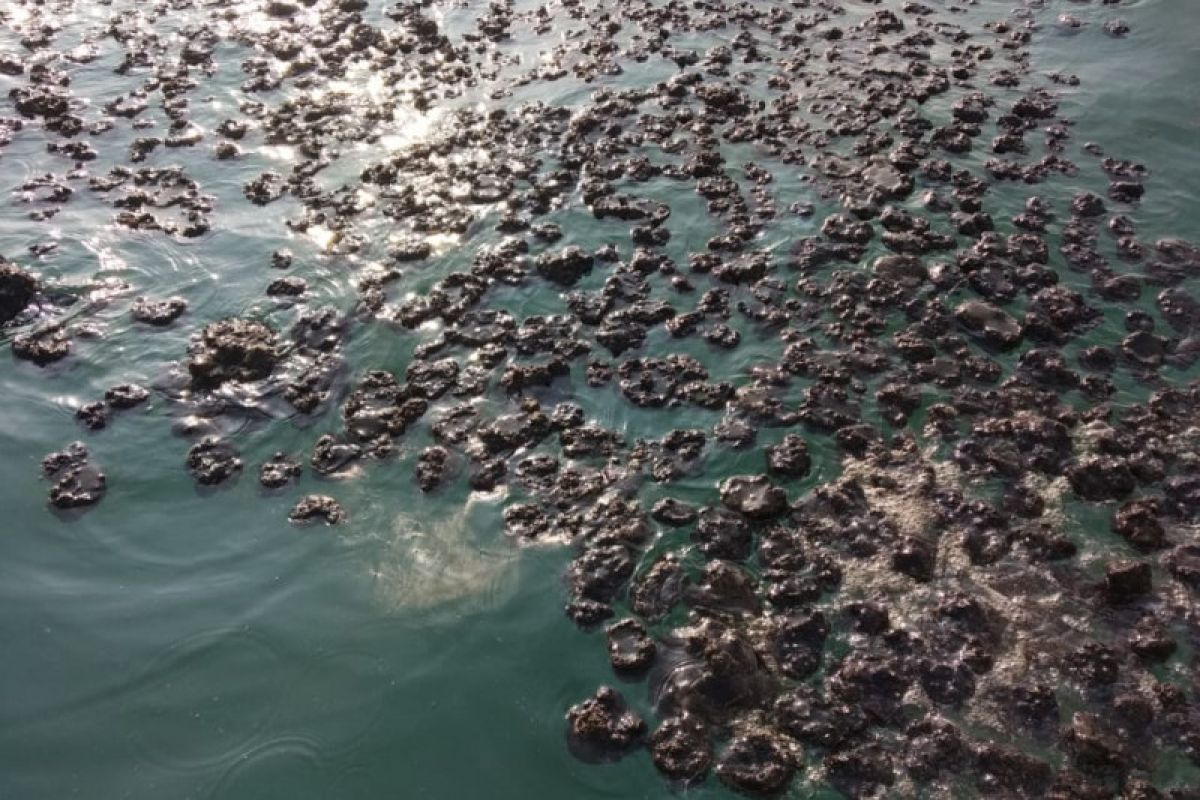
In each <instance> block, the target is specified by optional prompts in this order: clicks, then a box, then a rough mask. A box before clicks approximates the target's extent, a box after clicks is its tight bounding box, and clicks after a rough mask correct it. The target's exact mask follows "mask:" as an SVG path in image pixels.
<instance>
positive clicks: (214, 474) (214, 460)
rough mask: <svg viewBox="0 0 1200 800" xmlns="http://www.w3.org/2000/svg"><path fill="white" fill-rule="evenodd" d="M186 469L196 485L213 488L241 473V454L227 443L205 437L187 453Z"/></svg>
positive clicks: (216, 438) (214, 437) (211, 437)
mask: <svg viewBox="0 0 1200 800" xmlns="http://www.w3.org/2000/svg"><path fill="white" fill-rule="evenodd" d="M187 469H188V472H190V473H191V474H192V477H193V478H195V479H196V482H197V483H199V484H201V485H202V486H215V485H217V484H220V483H224V482H225V481H226V480H228V479H229V478H231V477H233V476H234V475H235V474H237V473H239V472H241V470H242V459H241V454H240V453H239V452H238V450H237V448H236V447H234V446H233V445H232V444H230V443H229V442H226V441H224V440H222V439H220V438H218V437H216V436H206V437H205V438H204V439H202V440H200V441H199V442H198V443H197V444H195V445H193V446H192V449H191V450H189V451H188V454H187Z"/></svg>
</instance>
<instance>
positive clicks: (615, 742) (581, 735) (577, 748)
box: [567, 686, 646, 762]
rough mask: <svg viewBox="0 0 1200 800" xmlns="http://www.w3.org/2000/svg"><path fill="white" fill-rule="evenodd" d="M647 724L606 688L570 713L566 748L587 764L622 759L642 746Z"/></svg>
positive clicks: (620, 697)
mask: <svg viewBox="0 0 1200 800" xmlns="http://www.w3.org/2000/svg"><path fill="white" fill-rule="evenodd" d="M645 732H646V723H645V722H643V721H642V718H641V717H639V716H638V715H637V714H636V713H634V712H633V711H630V710H629V708H628V707H627V706H626V705H625V698H623V697H622V696H621V694H620V693H619V692H617V691H616V690H614V689H611V688H609V687H607V686H601V687H600V688H599V689H597V690H596V694H595V695H593V696H592V697H590V698H588V699H587V700H584V701H583V702H581V703H579V704H578V705H574V706H572V707H571V709H570V710H569V711H568V712H567V744H568V745H569V746H570V748H571V752H572V753H574V754H575V756H576V757H577V758H580V759H582V760H584V761H593V762H594V761H609V760H614V759H618V758H621V757H622V756H624V755H625V754H627V753H628V752H629V751H631V750H632V749H633V748H634V747H636V746H637V745H638V744H639V743H640V742H641V739H642V737H643V736H644V735H645Z"/></svg>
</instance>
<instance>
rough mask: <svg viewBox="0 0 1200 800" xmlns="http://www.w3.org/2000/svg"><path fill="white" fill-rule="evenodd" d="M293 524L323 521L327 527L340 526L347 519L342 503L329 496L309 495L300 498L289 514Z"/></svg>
mask: <svg viewBox="0 0 1200 800" xmlns="http://www.w3.org/2000/svg"><path fill="white" fill-rule="evenodd" d="M288 519H289V520H291V521H292V522H315V521H318V520H319V521H321V522H324V523H325V524H326V525H339V524H341V523H342V522H343V521H344V520H345V519H346V512H345V510H344V509H343V508H342V505H341V503H339V502H338V501H336V500H334V499H333V498H332V497H330V496H329V495H324V494H309V495H305V496H304V497H302V498H300V499H299V500H298V501H297V502H296V505H295V506H293V507H292V510H291V512H290V513H289V514H288Z"/></svg>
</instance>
